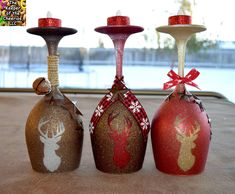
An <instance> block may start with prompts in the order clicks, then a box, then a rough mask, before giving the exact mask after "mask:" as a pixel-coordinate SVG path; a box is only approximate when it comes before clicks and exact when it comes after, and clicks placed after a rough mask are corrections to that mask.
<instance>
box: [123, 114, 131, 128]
mask: <svg viewBox="0 0 235 194" xmlns="http://www.w3.org/2000/svg"><path fill="white" fill-rule="evenodd" d="M124 122H125V127H124V130H125V132H130V128H131V127H132V122H131V120H130V119H129V117H126V116H125V121H124Z"/></svg>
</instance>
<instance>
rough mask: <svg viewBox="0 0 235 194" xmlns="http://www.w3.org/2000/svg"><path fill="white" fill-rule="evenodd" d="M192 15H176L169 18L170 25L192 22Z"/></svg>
mask: <svg viewBox="0 0 235 194" xmlns="http://www.w3.org/2000/svg"><path fill="white" fill-rule="evenodd" d="M191 23H192V17H191V16H189V15H174V16H170V17H169V18H168V25H177V24H191Z"/></svg>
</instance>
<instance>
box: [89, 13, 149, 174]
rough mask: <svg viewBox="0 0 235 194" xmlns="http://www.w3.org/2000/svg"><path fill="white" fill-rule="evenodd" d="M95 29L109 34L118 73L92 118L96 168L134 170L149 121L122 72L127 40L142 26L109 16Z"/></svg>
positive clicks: (142, 152) (140, 158) (140, 157)
mask: <svg viewBox="0 0 235 194" xmlns="http://www.w3.org/2000/svg"><path fill="white" fill-rule="evenodd" d="M95 31H97V32H100V33H104V34H107V35H109V37H110V38H111V39H112V41H113V44H114V48H115V54H116V76H115V80H114V84H113V86H112V88H111V89H109V92H108V93H107V94H106V95H105V96H104V97H103V98H102V100H101V101H100V103H99V104H98V106H97V107H96V109H95V111H94V114H93V116H92V118H91V121H90V125H89V131H90V136H91V143H92V149H93V155H94V159H95V164H96V168H97V169H99V170H100V171H103V172H107V173H131V172H135V171H138V170H139V169H141V168H142V165H143V160H144V156H145V151H146V144H147V136H148V132H149V129H150V125H149V120H148V117H147V115H146V112H145V110H144V109H143V106H142V105H141V104H140V102H139V101H138V99H137V98H136V97H135V96H134V94H133V93H132V92H131V90H130V89H128V88H127V87H126V86H125V83H124V78H123V75H122V60H123V50H124V44H125V41H126V39H127V38H128V37H129V36H130V35H131V34H133V33H137V32H141V31H143V28H142V27H139V26H132V25H130V24H129V18H128V17H126V16H113V17H110V18H108V25H107V26H102V27H98V28H96V29H95Z"/></svg>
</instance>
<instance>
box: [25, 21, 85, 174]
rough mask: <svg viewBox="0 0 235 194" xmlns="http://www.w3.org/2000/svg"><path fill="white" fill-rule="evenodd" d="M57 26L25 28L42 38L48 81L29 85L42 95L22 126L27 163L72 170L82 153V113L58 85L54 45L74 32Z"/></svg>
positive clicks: (53, 169) (51, 169)
mask: <svg viewBox="0 0 235 194" xmlns="http://www.w3.org/2000/svg"><path fill="white" fill-rule="evenodd" d="M51 19H52V18H51ZM52 20H53V19H52ZM59 26H60V24H59ZM59 26H58V27H51V26H49V27H47V26H43V27H36V28H30V29H28V30H27V32H28V33H30V34H34V35H39V36H41V37H42V38H43V39H44V40H45V41H46V44H47V47H48V53H49V56H48V79H49V81H48V80H47V79H45V78H38V79H36V80H35V82H34V84H33V87H34V89H35V91H36V93H37V94H45V96H44V97H43V98H42V99H41V100H40V101H39V102H38V103H37V104H36V105H35V106H34V107H33V109H32V111H31V112H30V114H29V116H28V120H27V122H26V127H25V135H26V143H27V147H28V153H29V157H30V161H31V165H32V168H33V169H34V170H36V171H38V172H64V171H70V170H74V169H76V168H77V167H78V166H79V164H80V159H81V153H82V144H83V124H82V120H81V115H82V114H81V113H80V111H79V110H78V108H77V107H76V106H75V105H74V104H73V103H72V102H71V101H70V100H69V99H68V98H67V97H66V96H65V95H64V94H62V93H61V92H60V90H59V88H58V86H59V79H58V64H59V56H58V54H57V47H58V44H59V41H60V40H61V39H62V38H63V37H64V36H67V35H71V34H74V33H76V32H77V31H76V30H75V29H72V28H64V27H59Z"/></svg>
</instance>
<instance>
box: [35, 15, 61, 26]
mask: <svg viewBox="0 0 235 194" xmlns="http://www.w3.org/2000/svg"><path fill="white" fill-rule="evenodd" d="M38 27H61V20H60V19H57V18H52V17H51V14H50V12H48V13H47V18H39V19H38Z"/></svg>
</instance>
